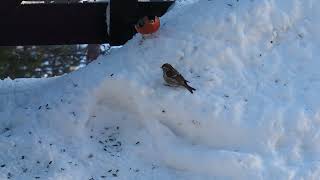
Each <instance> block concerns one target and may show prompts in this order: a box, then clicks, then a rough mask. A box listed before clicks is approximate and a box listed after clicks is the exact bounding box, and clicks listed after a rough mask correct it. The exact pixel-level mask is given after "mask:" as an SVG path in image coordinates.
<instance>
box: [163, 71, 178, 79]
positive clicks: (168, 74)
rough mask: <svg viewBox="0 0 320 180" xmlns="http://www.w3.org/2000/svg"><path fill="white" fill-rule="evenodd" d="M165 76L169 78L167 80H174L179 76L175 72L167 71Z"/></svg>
mask: <svg viewBox="0 0 320 180" xmlns="http://www.w3.org/2000/svg"><path fill="white" fill-rule="evenodd" d="M166 75H167V77H169V78H175V77H177V76H178V75H179V74H178V73H177V72H175V71H167V72H166Z"/></svg>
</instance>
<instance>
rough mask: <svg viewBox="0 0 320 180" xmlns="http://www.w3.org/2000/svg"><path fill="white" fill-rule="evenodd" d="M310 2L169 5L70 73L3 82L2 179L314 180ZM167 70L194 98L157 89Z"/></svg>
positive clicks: (316, 43)
mask: <svg viewBox="0 0 320 180" xmlns="http://www.w3.org/2000/svg"><path fill="white" fill-rule="evenodd" d="M319 16H320V2H318V1H315V0H304V1H302V0H294V1H289V0H284V1H281V2H280V1H279V2H277V1H274V0H261V1H252V0H243V1H234V0H224V1H195V0H193V1H177V3H176V5H175V6H174V7H173V8H172V9H171V10H170V11H169V12H168V13H167V14H166V16H164V17H162V18H161V21H162V27H161V29H160V30H159V32H157V33H155V34H153V35H152V36H149V37H146V38H142V37H141V36H140V35H136V36H135V37H134V38H133V39H132V40H130V41H129V42H128V43H127V44H126V45H125V46H123V47H122V48H121V49H116V50H113V51H112V52H111V54H110V55H107V56H104V57H100V58H99V59H98V60H97V61H95V62H93V63H92V64H90V65H88V66H87V67H85V68H82V69H80V70H78V71H76V72H74V73H71V74H69V75H65V76H62V77H58V78H51V79H40V80H25V79H19V80H14V81H11V80H5V81H3V82H1V84H0V85H1V89H0V99H1V105H0V117H1V118H0V125H1V127H4V129H3V130H2V132H1V135H0V139H1V141H0V150H1V152H4V153H1V154H0V178H1V179H3V178H7V177H9V176H10V177H11V178H16V179H34V178H37V177H39V178H40V177H41V178H45V179H90V178H92V179H103V178H117V179H300V178H303V179H316V178H318V177H319V176H320V163H319V160H320V157H319V154H320V146H319V143H318V142H319V140H320V130H319V126H320V109H319V107H320V99H319V98H318V97H317V95H318V92H319V90H320V78H319V77H320V73H319V71H318V70H317V69H318V67H319V66H320V62H319V61H318V57H319V56H320V53H319V52H320V51H319V47H320V36H319V35H318V32H319V31H320V20H319V18H317V17H319ZM163 63H170V64H172V65H173V66H174V67H175V68H176V69H178V70H179V71H180V73H181V74H183V75H184V76H185V78H186V79H187V80H188V81H190V85H191V86H192V87H194V88H196V89H197V91H196V92H195V93H194V94H190V93H189V92H188V91H187V90H185V89H183V88H172V87H168V86H164V85H163V79H162V71H161V69H160V67H161V65H162V64H163Z"/></svg>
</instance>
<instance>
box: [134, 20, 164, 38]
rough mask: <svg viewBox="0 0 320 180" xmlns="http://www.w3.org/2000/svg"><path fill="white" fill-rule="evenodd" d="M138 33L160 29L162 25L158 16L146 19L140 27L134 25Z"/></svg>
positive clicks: (147, 32)
mask: <svg viewBox="0 0 320 180" xmlns="http://www.w3.org/2000/svg"><path fill="white" fill-rule="evenodd" d="M134 27H135V28H136V30H137V32H138V33H140V34H151V33H154V32H156V31H158V29H159V27H160V19H159V18H158V17H157V16H156V17H155V18H154V21H153V20H149V19H147V20H145V21H144V25H143V26H142V27H139V26H137V25H135V26H134Z"/></svg>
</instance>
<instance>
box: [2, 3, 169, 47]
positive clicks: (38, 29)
mask: <svg viewBox="0 0 320 180" xmlns="http://www.w3.org/2000/svg"><path fill="white" fill-rule="evenodd" d="M5 1H8V0H5ZM10 1H11V0H10ZM12 1H14V0H12ZM18 1H20V0H17V2H18ZM172 3H173V2H166V1H164V2H137V1H136V0H114V1H111V3H110V4H111V5H110V11H109V12H110V15H109V17H110V23H109V24H107V19H106V11H107V7H108V5H109V4H108V3H106V2H105V3H98V2H96V3H65V4H58V3H52V4H22V5H20V6H18V7H17V6H16V5H17V4H15V6H10V7H11V8H10V13H9V14H7V15H0V46H16V45H57V44H102V43H110V44H111V45H122V44H124V43H125V42H126V41H128V40H129V39H131V38H132V36H133V35H134V34H135V33H136V31H135V29H134V24H135V23H136V22H137V20H138V19H139V18H140V17H142V16H145V15H157V16H162V15H163V14H164V13H165V12H166V11H167V9H168V7H169V6H170V5H171V4H172ZM108 26H109V33H108Z"/></svg>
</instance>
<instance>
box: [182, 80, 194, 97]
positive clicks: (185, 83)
mask: <svg viewBox="0 0 320 180" xmlns="http://www.w3.org/2000/svg"><path fill="white" fill-rule="evenodd" d="M184 87H185V88H186V89H188V90H189V91H190V92H191V94H193V91H195V90H196V89H195V88H193V87H191V86H189V85H188V84H187V81H185V82H184Z"/></svg>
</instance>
